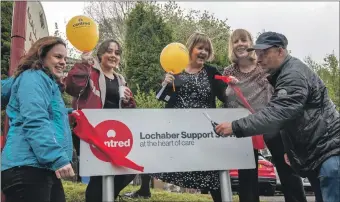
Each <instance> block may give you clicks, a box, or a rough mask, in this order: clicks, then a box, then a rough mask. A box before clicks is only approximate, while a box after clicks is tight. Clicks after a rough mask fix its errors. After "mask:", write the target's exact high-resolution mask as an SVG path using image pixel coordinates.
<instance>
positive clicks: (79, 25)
mask: <svg viewBox="0 0 340 202" xmlns="http://www.w3.org/2000/svg"><path fill="white" fill-rule="evenodd" d="M66 37H67V39H68V40H69V41H70V43H71V44H72V45H73V46H74V47H75V48H76V49H78V50H79V51H82V52H88V51H91V50H92V49H94V48H95V47H96V45H97V43H98V39H99V32H98V29H97V24H96V23H95V22H94V21H93V20H92V19H91V18H89V17H86V16H83V15H78V16H75V17H73V18H72V19H71V20H70V21H69V22H68V23H67V25H66Z"/></svg>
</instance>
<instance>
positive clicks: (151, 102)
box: [134, 85, 164, 109]
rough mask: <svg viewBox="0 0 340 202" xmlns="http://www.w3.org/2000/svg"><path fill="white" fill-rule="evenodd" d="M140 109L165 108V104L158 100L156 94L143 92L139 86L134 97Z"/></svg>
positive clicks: (151, 91)
mask: <svg viewBox="0 0 340 202" xmlns="http://www.w3.org/2000/svg"><path fill="white" fill-rule="evenodd" d="M134 98H135V100H136V104H137V107H138V108H142V109H146V108H156V109H157V108H164V102H161V101H159V100H157V99H156V92H155V91H153V90H150V91H149V93H146V92H144V91H141V90H140V88H139V85H137V93H136V95H135V96H134Z"/></svg>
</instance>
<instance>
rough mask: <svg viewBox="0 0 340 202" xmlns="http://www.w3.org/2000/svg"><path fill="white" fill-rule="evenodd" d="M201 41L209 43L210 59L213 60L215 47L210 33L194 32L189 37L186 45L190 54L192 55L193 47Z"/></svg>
mask: <svg viewBox="0 0 340 202" xmlns="http://www.w3.org/2000/svg"><path fill="white" fill-rule="evenodd" d="M199 43H204V44H207V45H208V46H209V53H208V61H211V60H213V58H214V48H213V45H212V42H211V40H210V38H209V37H208V35H206V34H203V33H199V32H195V33H193V34H192V35H191V36H190V37H189V39H188V40H187V44H186V46H187V48H188V49H189V55H190V56H191V53H192V51H193V49H194V48H195V46H196V45H197V44H199Z"/></svg>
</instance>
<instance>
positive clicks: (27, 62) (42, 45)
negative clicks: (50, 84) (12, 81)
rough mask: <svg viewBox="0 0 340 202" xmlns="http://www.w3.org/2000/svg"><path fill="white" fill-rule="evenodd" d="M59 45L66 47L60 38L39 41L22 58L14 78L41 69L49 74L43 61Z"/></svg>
mask: <svg viewBox="0 0 340 202" xmlns="http://www.w3.org/2000/svg"><path fill="white" fill-rule="evenodd" d="M58 44H62V45H64V46H65V47H66V44H65V42H64V41H63V40H62V39H61V38H59V37H55V36H47V37H43V38H40V39H38V40H37V41H36V42H35V43H34V44H33V45H32V47H31V48H30V49H29V50H28V52H27V54H26V55H25V56H23V57H22V58H21V60H20V62H19V65H18V68H17V69H16V71H15V72H14V77H17V76H19V75H20V74H21V73H22V72H24V71H25V70H28V69H41V70H43V71H44V72H46V73H48V72H49V70H48V69H46V68H45V67H44V62H43V61H44V59H45V57H46V55H47V53H48V52H49V51H50V50H51V49H52V48H53V47H54V46H55V45H58Z"/></svg>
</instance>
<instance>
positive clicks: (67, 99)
mask: <svg viewBox="0 0 340 202" xmlns="http://www.w3.org/2000/svg"><path fill="white" fill-rule="evenodd" d="M62 96H63V100H64V102H65V105H66V107H67V108H72V96H71V95H69V94H67V93H65V92H64V93H63V94H62Z"/></svg>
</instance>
